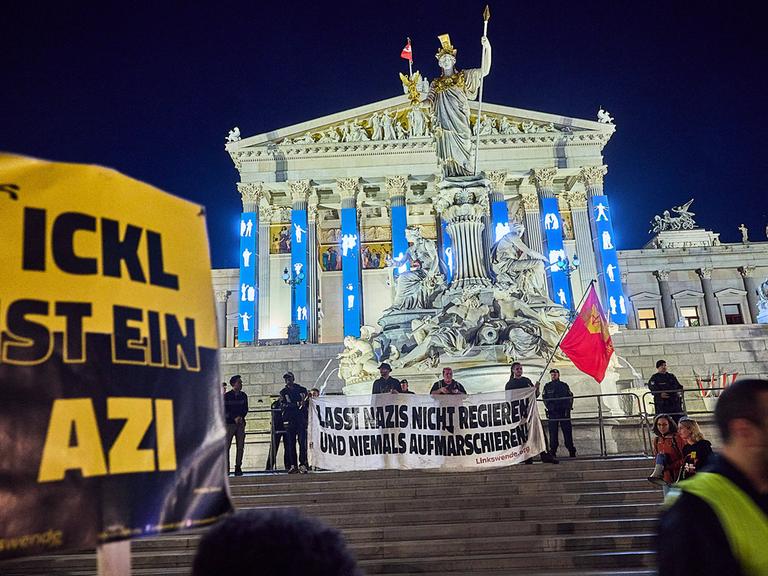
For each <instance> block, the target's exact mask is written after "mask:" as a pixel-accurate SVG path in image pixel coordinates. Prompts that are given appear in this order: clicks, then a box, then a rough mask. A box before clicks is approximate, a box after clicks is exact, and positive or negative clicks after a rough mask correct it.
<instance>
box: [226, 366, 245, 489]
mask: <svg viewBox="0 0 768 576" xmlns="http://www.w3.org/2000/svg"><path fill="white" fill-rule="evenodd" d="M229 384H230V386H232V390H230V391H229V392H227V393H225V394H224V421H225V422H226V425H227V444H226V446H227V473H228V474H229V469H230V463H229V451H230V448H231V447H232V438H234V439H235V446H236V452H235V476H242V475H243V454H244V453H245V417H246V415H247V414H248V396H247V395H246V393H245V392H243V379H242V378H241V377H240V375H239V374H236V375H234V376H232V378H230V379H229Z"/></svg>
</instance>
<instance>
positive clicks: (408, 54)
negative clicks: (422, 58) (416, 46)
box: [400, 38, 413, 62]
mask: <svg viewBox="0 0 768 576" xmlns="http://www.w3.org/2000/svg"><path fill="white" fill-rule="evenodd" d="M400 58H404V59H405V60H408V62H413V50H411V39H410V38H408V41H407V42H406V43H405V48H403V51H402V52H400Z"/></svg>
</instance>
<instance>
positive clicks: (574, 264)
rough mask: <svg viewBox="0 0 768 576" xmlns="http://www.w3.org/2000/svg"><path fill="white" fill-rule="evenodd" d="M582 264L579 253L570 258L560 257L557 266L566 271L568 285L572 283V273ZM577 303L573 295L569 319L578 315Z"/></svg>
mask: <svg viewBox="0 0 768 576" xmlns="http://www.w3.org/2000/svg"><path fill="white" fill-rule="evenodd" d="M580 264H581V260H579V257H578V255H577V254H574V255H573V258H571V259H569V258H568V257H567V256H566V257H562V256H560V258H558V260H557V267H558V269H559V270H560V271H561V272H565V277H566V278H568V285H569V286H570V285H571V274H572V273H573V272H574V271H575V270H577V269H578V268H579V265H580ZM574 306H575V303H574V302H573V297H571V306H570V310H569V311H568V319H569V320H572V319H573V318H574V317H575V315H576V309H575V308H574Z"/></svg>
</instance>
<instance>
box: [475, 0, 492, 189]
mask: <svg viewBox="0 0 768 576" xmlns="http://www.w3.org/2000/svg"><path fill="white" fill-rule="evenodd" d="M490 19H491V10H490V9H489V8H488V4H486V5H485V10H483V37H487V36H488V20H490ZM484 72H485V47H483V54H482V57H481V58H480V94H479V95H478V97H477V119H476V120H475V130H476V131H477V134H475V170H474V173H475V174H477V157H478V156H479V153H480V113H481V112H482V110H483V81H484V80H485V74H484Z"/></svg>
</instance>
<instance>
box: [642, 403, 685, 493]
mask: <svg viewBox="0 0 768 576" xmlns="http://www.w3.org/2000/svg"><path fill="white" fill-rule="evenodd" d="M653 433H654V436H655V437H654V439H653V455H654V457H655V466H654V468H653V472H651V475H650V476H648V480H649V481H650V482H652V483H653V484H657V485H660V486H662V487H664V491H665V493H666V491H667V488H668V487H669V485H670V484H672V482H674V481H675V480H677V477H678V475H679V474H680V468H681V467H682V465H683V447H684V446H685V441H684V440H683V439H682V437H681V436H680V435H679V434H678V433H677V425H676V424H675V421H674V419H673V418H672V417H671V416H669V415H668V414H659V415H658V416H656V417H655V418H654V419H653Z"/></svg>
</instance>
